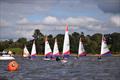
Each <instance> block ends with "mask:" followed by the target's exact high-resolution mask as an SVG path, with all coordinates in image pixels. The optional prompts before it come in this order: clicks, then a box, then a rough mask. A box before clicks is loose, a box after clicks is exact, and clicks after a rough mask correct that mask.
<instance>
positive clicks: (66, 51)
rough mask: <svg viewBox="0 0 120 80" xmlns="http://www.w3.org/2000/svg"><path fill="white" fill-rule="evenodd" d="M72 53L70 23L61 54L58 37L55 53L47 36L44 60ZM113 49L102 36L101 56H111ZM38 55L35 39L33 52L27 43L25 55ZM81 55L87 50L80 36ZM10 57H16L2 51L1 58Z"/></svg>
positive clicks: (64, 56)
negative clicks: (111, 49) (110, 48)
mask: <svg viewBox="0 0 120 80" xmlns="http://www.w3.org/2000/svg"><path fill="white" fill-rule="evenodd" d="M69 55H70V42H69V33H68V24H66V30H65V36H64V43H63V53H62V54H60V52H59V48H58V44H57V39H55V43H54V49H53V53H52V50H51V48H50V45H49V42H48V39H47V36H46V38H45V52H44V60H51V59H56V57H59V56H62V58H63V59H64V60H65V59H67V58H68V57H69ZM111 55H112V54H111V51H110V50H109V48H108V46H107V44H106V39H105V37H104V36H102V42H101V53H100V55H99V56H111ZM35 56H36V46H35V40H34V41H33V45H32V50H31V54H30V53H29V51H28V49H27V47H26V45H25V47H24V50H23V57H31V59H34V58H35ZM79 56H86V52H85V49H84V46H83V43H82V40H81V38H80V41H79V49H78V57H79ZM10 59H15V58H14V57H12V56H10V55H8V54H7V55H5V54H4V53H2V56H1V55H0V60H10Z"/></svg>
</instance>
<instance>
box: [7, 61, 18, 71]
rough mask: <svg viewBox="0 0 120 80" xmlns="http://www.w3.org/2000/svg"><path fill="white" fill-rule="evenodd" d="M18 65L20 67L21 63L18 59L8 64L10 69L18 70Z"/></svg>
mask: <svg viewBox="0 0 120 80" xmlns="http://www.w3.org/2000/svg"><path fill="white" fill-rule="evenodd" d="M18 67H19V64H18V63H17V62H16V61H11V62H10V63H9V64H8V67H7V69H8V71H17V70H18Z"/></svg>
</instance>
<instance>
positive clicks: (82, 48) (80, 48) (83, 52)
mask: <svg viewBox="0 0 120 80" xmlns="http://www.w3.org/2000/svg"><path fill="white" fill-rule="evenodd" d="M85 55H86V53H85V49H84V46H83V44H82V41H81V38H80V42H79V49H78V56H85Z"/></svg>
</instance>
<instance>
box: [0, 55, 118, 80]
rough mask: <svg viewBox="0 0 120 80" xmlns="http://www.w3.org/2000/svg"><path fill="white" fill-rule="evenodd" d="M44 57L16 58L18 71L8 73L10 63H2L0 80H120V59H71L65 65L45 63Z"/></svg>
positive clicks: (0, 64)
mask: <svg viewBox="0 0 120 80" xmlns="http://www.w3.org/2000/svg"><path fill="white" fill-rule="evenodd" d="M42 59H43V57H37V58H36V59H35V60H29V59H26V58H22V57H16V61H17V62H18V63H19V65H20V67H19V70H18V71H15V72H8V71H7V70H6V68H7V64H8V63H9V62H10V61H0V80H120V76H119V74H120V57H103V58H102V60H101V61H98V60H97V57H81V58H79V59H75V58H74V57H70V58H69V59H68V62H67V63H65V64H63V63H61V62H56V61H44V60H42Z"/></svg>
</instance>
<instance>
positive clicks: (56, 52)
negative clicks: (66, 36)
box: [53, 39, 60, 58]
mask: <svg viewBox="0 0 120 80" xmlns="http://www.w3.org/2000/svg"><path fill="white" fill-rule="evenodd" d="M59 56H60V53H59V49H58V44H57V39H55V43H54V49H53V58H56V57H59Z"/></svg>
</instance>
